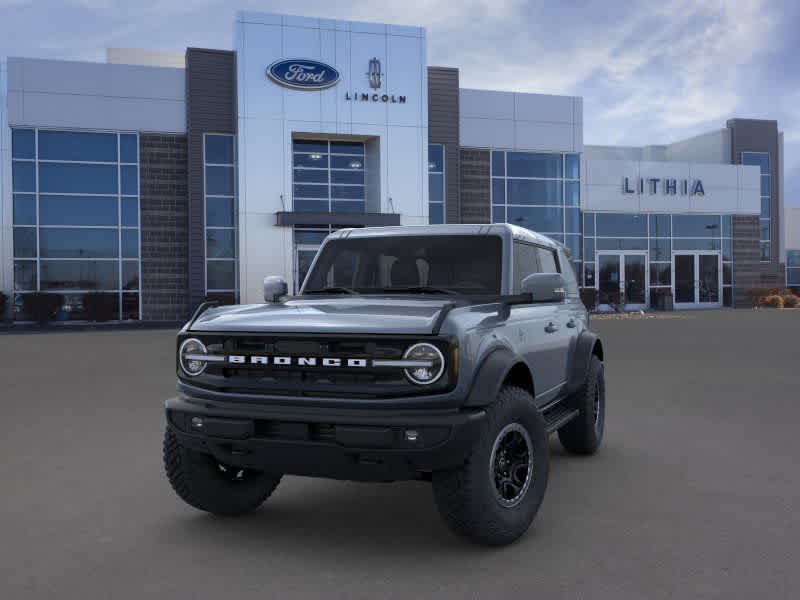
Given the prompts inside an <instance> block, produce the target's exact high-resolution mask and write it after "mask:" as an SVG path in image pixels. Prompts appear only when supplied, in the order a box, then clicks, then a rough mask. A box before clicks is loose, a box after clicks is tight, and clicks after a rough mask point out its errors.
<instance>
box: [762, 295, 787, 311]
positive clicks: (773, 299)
mask: <svg viewBox="0 0 800 600" xmlns="http://www.w3.org/2000/svg"><path fill="white" fill-rule="evenodd" d="M763 305H764V306H769V307H770V308H783V297H782V296H778V294H771V295H769V296H767V297H766V298H764V302H763Z"/></svg>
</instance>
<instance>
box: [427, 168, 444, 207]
mask: <svg viewBox="0 0 800 600" xmlns="http://www.w3.org/2000/svg"><path fill="white" fill-rule="evenodd" d="M428 200H430V201H431V202H444V175H442V174H441V173H431V174H430V175H428Z"/></svg>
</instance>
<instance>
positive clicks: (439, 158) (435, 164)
mask: <svg viewBox="0 0 800 600" xmlns="http://www.w3.org/2000/svg"><path fill="white" fill-rule="evenodd" d="M428 171H429V172H431V173H441V172H443V171H444V147H443V146H442V145H441V144H428Z"/></svg>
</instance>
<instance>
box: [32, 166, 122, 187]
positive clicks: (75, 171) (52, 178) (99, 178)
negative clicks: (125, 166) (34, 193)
mask: <svg viewBox="0 0 800 600" xmlns="http://www.w3.org/2000/svg"><path fill="white" fill-rule="evenodd" d="M39 191H40V192H56V193H64V194H66V193H70V194H117V193H118V190H117V167H116V165H74V164H56V163H39Z"/></svg>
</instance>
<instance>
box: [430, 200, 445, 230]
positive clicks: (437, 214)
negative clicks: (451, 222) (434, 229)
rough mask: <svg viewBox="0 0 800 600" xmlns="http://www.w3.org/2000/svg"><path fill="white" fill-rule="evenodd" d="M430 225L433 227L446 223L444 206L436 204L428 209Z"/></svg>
mask: <svg viewBox="0 0 800 600" xmlns="http://www.w3.org/2000/svg"><path fill="white" fill-rule="evenodd" d="M428 223H430V224H431V225H441V224H442V223H444V204H441V203H439V202H436V203H433V204H431V205H430V206H429V207H428Z"/></svg>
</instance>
